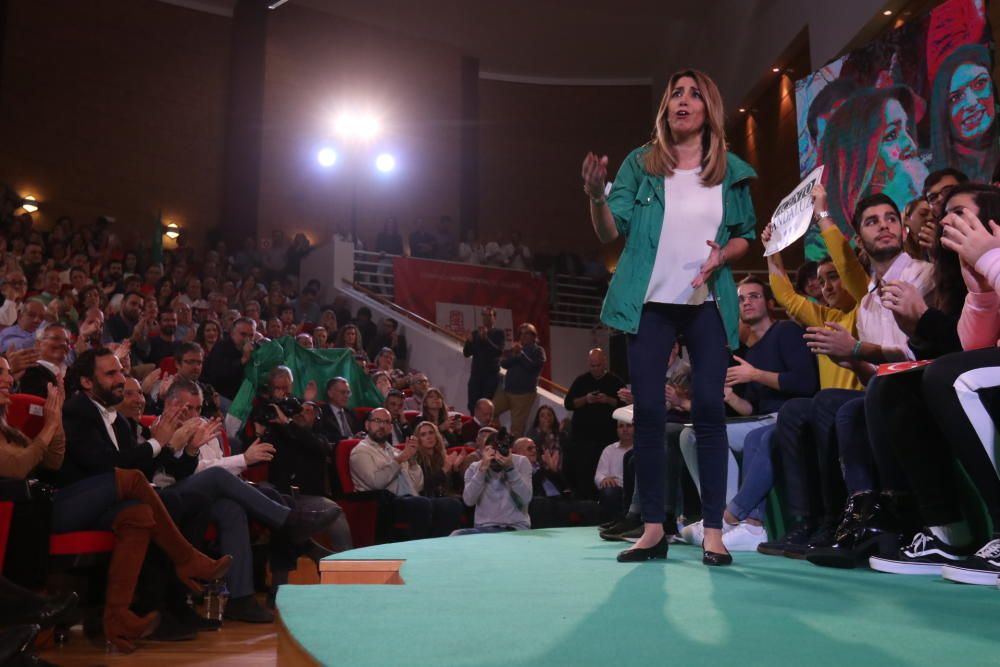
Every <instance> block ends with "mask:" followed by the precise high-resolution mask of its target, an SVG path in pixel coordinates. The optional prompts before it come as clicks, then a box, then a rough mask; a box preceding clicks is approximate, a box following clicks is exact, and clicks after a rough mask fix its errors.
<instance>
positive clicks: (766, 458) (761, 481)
mask: <svg viewBox="0 0 1000 667" xmlns="http://www.w3.org/2000/svg"><path fill="white" fill-rule="evenodd" d="M776 428H777V426H776V425H774V424H772V425H770V426H764V427H761V428H758V429H756V430H753V431H750V433H748V434H747V437H746V439H745V440H744V441H743V481H742V483H741V484H740V490H739V492H738V493H737V494H736V496H735V497H734V498H733V499H732V501H730V503H729V507H727V508H726V509H728V510H729V511H730V513H732V515H733V516H735V517H736V518H737V519H739V520H740V521H743V520H744V519H756V520H757V521H761V522H763V521H764V519H766V518H767V494H768V493H769V492H770V491H771V487H773V486H774V465H773V463H772V461H771V437H772V435H773V434H774V430H775V429H776Z"/></svg>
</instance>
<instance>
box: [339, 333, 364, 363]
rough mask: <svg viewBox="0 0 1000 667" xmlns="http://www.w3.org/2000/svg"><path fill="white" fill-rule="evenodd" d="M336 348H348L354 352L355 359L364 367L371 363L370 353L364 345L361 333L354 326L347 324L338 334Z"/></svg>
mask: <svg viewBox="0 0 1000 667" xmlns="http://www.w3.org/2000/svg"><path fill="white" fill-rule="evenodd" d="M335 347H346V348H348V349H349V350H352V351H353V352H354V359H355V361H357V362H358V363H359V364H361V365H362V366H364V365H365V364H367V363H368V362H369V359H368V353H367V352H365V348H364V345H362V338H361V332H360V330H359V329H358V327H357V326H355V325H353V324H345V325H344V326H342V327H341V328H340V331H338V332H337V342H336V344H335Z"/></svg>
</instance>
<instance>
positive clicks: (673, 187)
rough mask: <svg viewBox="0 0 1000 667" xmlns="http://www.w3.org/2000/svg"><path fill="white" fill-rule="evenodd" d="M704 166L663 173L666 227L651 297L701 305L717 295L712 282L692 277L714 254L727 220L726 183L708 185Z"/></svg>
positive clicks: (651, 281) (648, 296) (652, 278)
mask: <svg viewBox="0 0 1000 667" xmlns="http://www.w3.org/2000/svg"><path fill="white" fill-rule="evenodd" d="M700 174H701V169H675V170H674V175H673V176H671V177H670V178H665V179H663V203H664V206H663V229H662V230H661V231H660V242H659V244H658V245H657V247H656V261H655V262H654V263H653V273H652V275H651V276H650V278H649V287H648V288H647V289H646V299H645V302H647V303H648V302H650V301H653V302H656V303H678V304H684V305H691V306H697V305H698V304H700V303H702V302H704V301H706V300H708V299H711V298H712V295H711V292H709V290H708V286H707V285H702V286H701V287H699V288H698V289H694V288H693V287H691V281H692V280H694V279H695V277H696V276H697V275H698V270H699V269H700V268H701V265H702V264H704V262H705V260H706V259H708V254H709V252H710V250H711V249H710V248H709V247H708V242H709V241H714V240H715V237H716V234H717V233H718V231H719V225H721V224H722V184H719V185H715V186H712V187H705V186H703V185H702V184H701V176H700Z"/></svg>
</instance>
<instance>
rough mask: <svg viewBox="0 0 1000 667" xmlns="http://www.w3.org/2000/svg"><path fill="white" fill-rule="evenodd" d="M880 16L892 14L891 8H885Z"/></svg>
mask: <svg viewBox="0 0 1000 667" xmlns="http://www.w3.org/2000/svg"><path fill="white" fill-rule="evenodd" d="M882 16H892V10H891V9H887V10H885V11H884V12H882Z"/></svg>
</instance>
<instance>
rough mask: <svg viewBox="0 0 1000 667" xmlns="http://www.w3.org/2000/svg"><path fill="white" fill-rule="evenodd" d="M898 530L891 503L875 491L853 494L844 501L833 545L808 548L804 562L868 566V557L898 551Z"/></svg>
mask: <svg viewBox="0 0 1000 667" xmlns="http://www.w3.org/2000/svg"><path fill="white" fill-rule="evenodd" d="M900 531H901V526H900V521H899V518H898V517H897V516H896V513H895V509H894V506H893V503H892V502H891V501H889V502H886V501H885V500H884V499H883V498H882V497H880V496H879V495H878V494H877V493H876V492H874V491H865V492H863V493H859V494H855V495H853V496H851V497H850V498H848V500H847V505H846V506H845V507H844V511H843V513H842V514H841V520H840V524H839V525H838V527H837V531H836V532H835V533H834V541H833V544H832V545H830V546H828V547H817V548H815V549H810V550H809V552H808V553H806V560H808V561H809V562H810V563H812V564H814V565H820V566H823V567H837V568H842V569H852V568H855V567H858V566H859V565H867V563H868V558H869V557H870V556H873V555H877V554H880V553H886V554H891V553H894V552H895V551H896V550H897V549H898V548H899V542H900V539H901V537H900Z"/></svg>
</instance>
